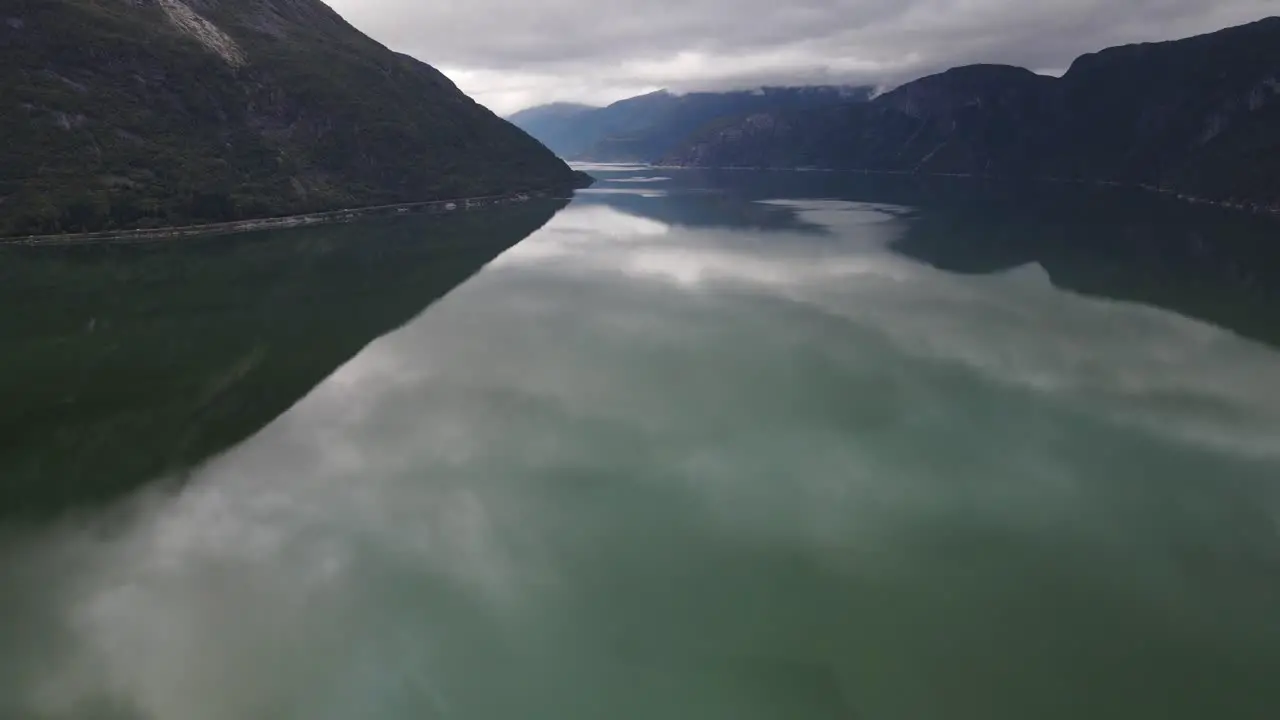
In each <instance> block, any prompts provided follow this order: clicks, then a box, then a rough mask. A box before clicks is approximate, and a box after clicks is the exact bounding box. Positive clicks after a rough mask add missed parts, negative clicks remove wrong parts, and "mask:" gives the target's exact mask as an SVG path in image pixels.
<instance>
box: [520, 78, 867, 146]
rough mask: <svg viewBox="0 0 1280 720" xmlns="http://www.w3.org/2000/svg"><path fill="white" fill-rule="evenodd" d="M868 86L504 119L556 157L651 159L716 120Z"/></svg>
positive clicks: (707, 96)
mask: <svg viewBox="0 0 1280 720" xmlns="http://www.w3.org/2000/svg"><path fill="white" fill-rule="evenodd" d="M871 92H872V90H871V88H852V87H803V88H760V89H757V90H748V91H739V92H724V93H711V92H698V93H688V94H684V95H677V94H675V93H671V92H667V91H665V90H663V91H659V92H655V93H650V94H648V95H641V96H639V97H634V98H629V99H627V100H622V101H620V102H616V103H614V104H612V105H610V106H608V107H603V108H598V107H590V106H586V105H574V104H568V103H555V104H552V105H541V106H538V107H535V108H530V109H528V110H523V111H521V112H518V113H516V114H514V115H512V116H511V117H509V118H508V119H509V120H510V121H511V122H512V123H514V124H515V125H516V126H518V127H520V128H522V129H523V130H524V131H525V132H527V133H529V134H530V135H532V136H534V137H535V138H537V139H538V140H541V141H542V142H543V143H544V144H545V145H546V146H547V147H549V148H551V149H552V150H553V151H555V153H556V154H558V155H560V157H563V158H566V159H569V160H593V161H597V162H655V161H657V160H659V159H661V158H663V157H665V156H667V155H668V154H670V153H674V152H678V151H679V150H681V149H682V148H683V147H685V145H686V144H687V143H689V142H691V141H693V140H694V138H696V137H698V135H699V133H701V132H703V131H705V130H707V129H708V128H710V127H714V126H716V124H717V123H724V122H732V121H734V120H736V119H738V118H741V117H743V116H745V115H749V114H752V113H761V112H793V111H803V110H807V109H812V108H819V107H826V106H830V105H833V104H839V103H844V102H861V101H864V100H866V99H867V98H868V97H870V95H871Z"/></svg>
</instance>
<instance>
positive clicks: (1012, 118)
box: [658, 18, 1280, 210]
mask: <svg viewBox="0 0 1280 720" xmlns="http://www.w3.org/2000/svg"><path fill="white" fill-rule="evenodd" d="M658 161H660V162H665V163H669V164H676V165H694V166H707V167H727V166H749V167H796V166H814V167H819V168H831V169H847V170H870V171H890V172H908V173H933V174H949V173H954V174H971V175H983V176H995V177H1040V178H1058V179H1067V180H1077V181H1092V182H1111V183H1121V184H1126V185H1147V186H1152V187H1157V188H1160V189H1164V190H1167V191H1170V192H1175V193H1178V194H1185V195H1190V196H1196V197H1199V198H1204V199H1209V200H1213V201H1219V202H1227V203H1232V204H1240V205H1245V206H1263V207H1268V208H1272V209H1277V210H1280V18H1269V19H1266V20H1262V21H1259V22H1256V23H1253V24H1250V25H1244V26H1241V27H1235V28H1230V29H1226V30H1222V31H1219V32H1216V33H1212V34H1209V35H1202V36H1199V37H1193V38H1189V39H1186V40H1177V41H1171V42H1162V43H1149V44H1142V45H1129V46H1124V47H1117V48H1111V49H1109V50H1104V51H1102V52H1099V53H1094V54H1090V55H1085V56H1083V57H1081V58H1079V59H1078V60H1076V61H1075V63H1073V64H1072V65H1071V68H1070V70H1069V71H1068V72H1067V73H1066V74H1065V75H1064V76H1062V77H1061V78H1055V77H1045V76H1041V75H1036V74H1034V73H1032V72H1030V71H1028V70H1024V69H1022V68H1015V67H1008V66H999V65H976V66H969V67H961V68H955V69H953V70H949V71H947V72H944V73H942V74H940V75H934V76H931V77H926V78H923V79H921V80H917V81H915V82H912V83H909V84H907V85H903V86H902V87H900V88H898V89H896V90H894V91H893V92H889V93H886V94H884V95H882V96H880V97H877V98H875V99H874V100H872V101H871V102H866V103H841V104H834V105H828V106H824V107H820V108H813V109H800V110H793V109H777V110H769V111H766V112H760V113H753V114H750V115H743V116H741V117H739V118H738V119H737V120H736V121H735V122H732V123H727V124H723V125H721V126H719V127H715V128H708V129H706V130H704V131H703V132H701V133H700V135H699V136H698V137H696V138H694V139H693V140H692V141H690V142H686V143H683V144H682V146H681V147H680V148H678V149H676V150H674V151H672V152H669V153H667V154H666V155H664V156H663V157H662V158H658Z"/></svg>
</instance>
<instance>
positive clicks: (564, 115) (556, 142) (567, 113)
mask: <svg viewBox="0 0 1280 720" xmlns="http://www.w3.org/2000/svg"><path fill="white" fill-rule="evenodd" d="M598 109H599V108H596V107H592V106H591V105H580V104H578V103H551V104H550V105H539V106H537V107H532V108H529V109H527V110H521V111H520V112H518V113H515V114H514V115H511V116H509V117H508V118H507V120H508V121H509V122H510V123H511V124H513V125H515V126H516V127H518V128H520V129H521V130H524V131H525V132H527V133H529V134H530V135H532V136H533V137H535V138H537V139H538V140H539V141H540V142H542V144H543V145H546V146H547V147H549V148H551V149H552V150H555V151H557V152H560V149H562V148H565V147H570V146H572V145H573V143H575V142H577V140H578V135H577V133H578V127H577V123H576V122H575V118H577V116H579V115H582V114H583V113H588V112H591V111H593V110H598ZM561 154H562V155H563V153H561Z"/></svg>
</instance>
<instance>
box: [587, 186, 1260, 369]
mask: <svg viewBox="0 0 1280 720" xmlns="http://www.w3.org/2000/svg"><path fill="white" fill-rule="evenodd" d="M598 174H599V175H600V177H601V183H600V185H599V186H598V187H599V188H601V189H603V190H605V192H601V193H598V194H594V195H592V194H582V195H580V196H579V200H578V202H580V203H600V204H606V205H609V206H611V207H614V208H615V209H618V210H621V211H623V212H627V213H629V214H633V215H639V216H643V217H648V218H651V219H654V220H659V221H662V222H666V223H669V224H673V225H682V226H686V227H710V228H727V229H750V230H760V231H777V232H806V233H814V234H827V233H831V232H833V231H835V230H834V229H833V228H827V227H823V226H821V225H817V224H813V223H810V222H808V221H806V220H805V219H804V218H803V216H802V215H801V214H800V213H797V212H796V211H795V210H793V209H791V208H788V207H785V206H777V205H768V204H763V203H760V202H758V201H760V200H771V199H806V200H812V199H831V200H848V201H856V202H866V203H875V204H880V205H890V206H900V207H902V208H903V209H904V218H905V219H908V222H907V223H905V225H906V227H907V231H906V234H905V236H904V237H902V238H901V239H900V240H899V241H897V242H896V243H895V244H894V245H893V249H894V250H895V251H897V252H899V253H901V254H902V255H905V256H908V257H911V258H913V259H916V260H919V261H920V262H924V263H926V264H929V265H932V266H934V267H937V268H939V269H942V270H947V271H951V272H957V273H968V274H983V273H997V272H1004V271H1007V270H1011V269H1014V268H1017V267H1020V266H1023V265H1029V264H1033V263H1034V264H1039V265H1040V266H1042V267H1043V268H1044V269H1045V271H1046V272H1047V273H1048V275H1049V277H1050V279H1051V281H1052V282H1053V284H1054V285H1055V286H1056V287H1058V288H1061V289H1063V290H1068V291H1071V292H1077V293H1082V294H1086V295H1091V296H1096V297H1102V298H1111V299H1116V300H1123V301H1130V302H1138V303H1143V304H1147V305H1152V306H1156V307H1160V308H1164V309H1167V310H1171V311H1173V312H1176V313H1179V314H1182V315H1185V316H1188V317H1192V318H1196V319H1199V320H1203V321H1206V322H1209V323H1213V324H1215V325H1218V326H1220V327H1224V328H1227V329H1229V330H1232V331H1234V332H1236V333H1238V334H1240V335H1242V336H1244V337H1247V338H1250V339H1253V340H1257V341H1261V342H1264V343H1266V344H1269V345H1272V346H1275V347H1280V311H1278V310H1277V308H1280V220H1278V219H1277V218H1274V217H1270V216H1257V215H1250V214H1247V213H1244V212H1239V211H1233V210H1226V209H1221V208H1213V207H1207V206H1195V205H1191V204H1188V203H1185V202H1182V201H1179V200H1177V199H1174V198H1170V197H1166V196H1161V195H1157V194H1154V193H1149V192H1145V191H1140V190H1132V189H1122V188H1114V187H1098V186H1082V185H1076V184H1067V183H1052V182H1041V183H1021V184H1010V183H1001V182H995V181H988V180H982V179H976V178H963V177H921V176H911V175H884V174H863V173H845V172H798V171H768V170H763V171H760V170H685V169H666V168H650V169H646V170H644V171H643V174H646V175H653V176H661V177H663V178H664V179H663V180H662V181H661V182H654V183H645V184H643V185H642V186H640V187H637V185H636V184H631V183H627V182H626V181H625V180H626V178H627V177H629V176H633V175H635V174H636V173H635V171H627V172H618V173H608V172H605V173H598ZM619 179H622V180H623V181H622V182H618V180H619ZM626 189H630V190H631V191H632V192H629V193H628V192H625V190H626ZM645 192H648V193H661V194H662V196H661V197H645V196H644V194H643V193H645Z"/></svg>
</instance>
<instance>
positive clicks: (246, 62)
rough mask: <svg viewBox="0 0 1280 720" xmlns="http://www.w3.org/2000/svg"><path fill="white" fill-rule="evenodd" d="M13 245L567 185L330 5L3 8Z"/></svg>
mask: <svg viewBox="0 0 1280 720" xmlns="http://www.w3.org/2000/svg"><path fill="white" fill-rule="evenodd" d="M0 107H3V108H4V112H3V113H0V137H2V138H4V143H3V145H0V234H9V235H13V234H36V233H55V232H76V231H93V230H109V229H114V228H128V227H148V226H160V225H180V224H189V223H201V222H214V221H225V220H239V219H246V218H252V217H262V216H272V215H284V214H294V213H303V212H313V211H320V210H331V209H337V208H342V207H350V206H358V205H370V204H383V203H396V202H409V201H418V200H430V199H437V198H451V197H469V196H482V195H491V194H500V193H507V192H516V191H524V190H534V189H550V188H558V187H568V186H571V185H573V184H574V183H575V182H576V181H577V178H576V177H575V176H574V174H573V173H572V172H571V171H570V170H569V169H568V167H566V166H565V165H564V164H563V163H562V162H560V161H559V160H558V159H557V158H555V157H554V155H553V154H552V153H551V152H549V151H548V150H546V148H544V147H542V146H541V145H540V144H539V143H538V142H537V141H535V140H533V139H532V138H530V137H528V136H527V135H525V134H524V133H523V132H521V131H519V130H518V129H516V128H515V127H513V126H511V125H510V124H509V123H507V122H505V121H504V120H502V119H500V118H498V117H496V116H495V115H493V114H492V113H490V112H489V111H488V110H486V109H485V108H483V107H481V106H480V105H478V104H476V103H475V102H473V101H472V100H471V99H470V98H468V97H466V96H465V95H464V94H463V93H462V92H461V91H459V90H458V89H457V88H456V87H455V86H454V85H453V84H452V83H451V82H449V80H448V79H447V78H445V77H444V76H443V75H442V74H440V73H439V72H437V71H436V70H434V69H433V68H431V67H429V66H427V65H425V64H423V63H421V62H418V61H417V60H414V59H412V58H409V57H407V56H403V55H399V54H396V53H393V52H391V51H390V50H388V49H386V48H385V47H383V46H381V45H379V44H377V43H376V42H374V41H372V40H370V39H369V38H367V37H366V36H364V35H362V34H360V33H359V32H358V31H356V30H355V29H354V28H352V27H351V26H350V25H348V24H347V23H346V22H344V21H343V20H342V19H341V18H340V17H339V16H338V15H337V14H335V13H334V12H333V11H331V10H330V9H329V8H328V7H327V6H325V5H324V4H323V3H321V2H319V0H10V2H7V3H5V4H4V7H3V9H0Z"/></svg>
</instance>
